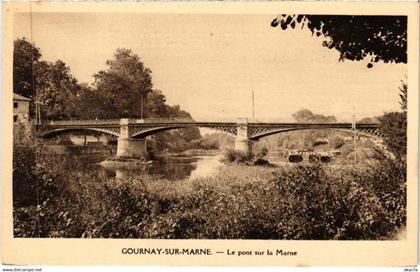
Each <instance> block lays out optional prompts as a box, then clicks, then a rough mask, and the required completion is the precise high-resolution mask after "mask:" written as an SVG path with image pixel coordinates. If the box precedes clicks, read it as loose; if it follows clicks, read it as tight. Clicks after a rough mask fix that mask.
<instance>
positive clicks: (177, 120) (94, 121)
mask: <svg viewBox="0 0 420 272" xmlns="http://www.w3.org/2000/svg"><path fill="white" fill-rule="evenodd" d="M128 122H129V124H143V123H194V122H195V121H194V120H192V119H190V118H147V119H131V118H129V121H128ZM120 123H121V119H91V120H50V121H47V122H44V123H43V125H46V126H89V125H119V124H120Z"/></svg>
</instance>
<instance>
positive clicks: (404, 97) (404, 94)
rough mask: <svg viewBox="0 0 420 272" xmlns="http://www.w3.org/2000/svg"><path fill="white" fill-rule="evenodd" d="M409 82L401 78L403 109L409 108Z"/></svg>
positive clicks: (401, 103) (401, 102)
mask: <svg viewBox="0 0 420 272" xmlns="http://www.w3.org/2000/svg"><path fill="white" fill-rule="evenodd" d="M407 87H408V86H407V83H406V82H404V81H402V80H401V86H400V87H399V89H400V99H401V100H400V105H401V109H402V110H404V111H406V110H407Z"/></svg>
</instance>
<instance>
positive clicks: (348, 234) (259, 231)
mask: <svg viewBox="0 0 420 272" xmlns="http://www.w3.org/2000/svg"><path fill="white" fill-rule="evenodd" d="M375 167H376V168H372V169H370V170H369V171H365V170H363V171H358V170H355V169H352V168H350V167H343V168H341V169H334V172H331V171H330V170H328V169H327V168H325V167H323V166H320V165H312V166H284V167H279V168H270V167H264V166H244V165H235V164H227V165H220V166H219V167H218V169H217V171H216V172H215V173H214V174H212V175H211V176H208V177H197V178H193V179H188V180H178V181H174V180H169V179H164V178H156V177H151V176H148V175H143V176H136V177H130V176H127V177H125V178H124V179H117V178H107V179H106V180H104V179H103V178H100V177H98V176H95V175H93V174H92V175H89V174H86V175H84V176H80V175H78V174H75V173H72V171H68V170H63V171H62V172H55V173H52V174H51V175H46V176H45V178H46V179H47V180H46V182H47V185H48V186H50V187H48V186H47V187H45V188H44V185H43V184H44V183H43V178H40V180H39V183H40V191H41V192H43V190H44V189H45V190H51V188H52V187H51V186H53V188H55V189H54V192H55V193H54V194H51V196H50V198H49V200H48V201H43V202H41V203H42V204H38V208H36V209H35V207H36V206H29V207H20V208H16V209H15V211H14V218H15V222H16V224H15V226H14V227H15V236H16V237H28V236H29V237H36V236H38V235H40V236H41V237H85V238H86V237H93V238H100V237H102V238H103V237H112V238H152V239H157V238H159V239H162V238H170V239H301V240H308V239H319V240H331V239H346V240H349V239H350V240H353V239H360V240H371V239H395V237H396V236H395V233H397V232H398V231H399V229H401V228H403V227H404V225H405V207H406V206H405V202H404V201H405V179H404V178H405V177H404V174H403V173H405V172H404V171H402V169H400V168H399V166H398V165H395V164H393V163H392V162H384V163H383V164H382V165H377V166H375ZM50 179H53V180H52V183H51V181H50ZM42 196H43V194H41V200H42ZM39 212H41V213H42V214H43V215H44V216H43V218H42V220H41V221H40V224H33V223H34V222H35V221H36V220H37V218H38V217H37V215H38V214H39ZM28 218H29V219H28ZM31 218H32V219H33V220H32V221H33V222H32V221H31ZM64 226H65V227H64ZM38 227H39V228H40V229H36V228H38ZM39 233H41V234H39Z"/></svg>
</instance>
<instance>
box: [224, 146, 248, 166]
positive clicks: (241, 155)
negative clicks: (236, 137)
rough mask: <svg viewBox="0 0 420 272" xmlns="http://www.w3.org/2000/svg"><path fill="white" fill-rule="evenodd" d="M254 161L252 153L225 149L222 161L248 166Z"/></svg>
mask: <svg viewBox="0 0 420 272" xmlns="http://www.w3.org/2000/svg"><path fill="white" fill-rule="evenodd" d="M253 159H254V156H253V155H252V153H245V152H242V151H238V150H235V149H226V150H225V152H224V154H223V158H222V161H223V162H228V163H232V162H235V163H239V164H249V163H251V162H252V160H253Z"/></svg>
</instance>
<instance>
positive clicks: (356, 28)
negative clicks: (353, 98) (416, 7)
mask: <svg viewBox="0 0 420 272" xmlns="http://www.w3.org/2000/svg"><path fill="white" fill-rule="evenodd" d="M271 26H273V27H277V26H280V27H281V29H283V30H285V29H287V28H288V27H291V28H295V27H298V26H300V27H302V28H303V27H307V28H308V29H309V30H310V31H311V32H312V34H313V35H316V36H321V35H323V36H324V37H325V40H324V42H323V46H325V47H327V48H329V49H331V48H335V49H336V50H338V51H339V52H340V59H339V60H344V59H349V60H362V59H364V58H370V63H369V64H368V67H369V68H371V67H372V63H373V62H378V61H383V62H385V63H387V62H395V63H407V17H406V16H347V15H346V16H343V15H302V14H301V15H286V14H283V15H280V16H278V17H277V18H275V19H274V20H273V21H272V22H271Z"/></svg>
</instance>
